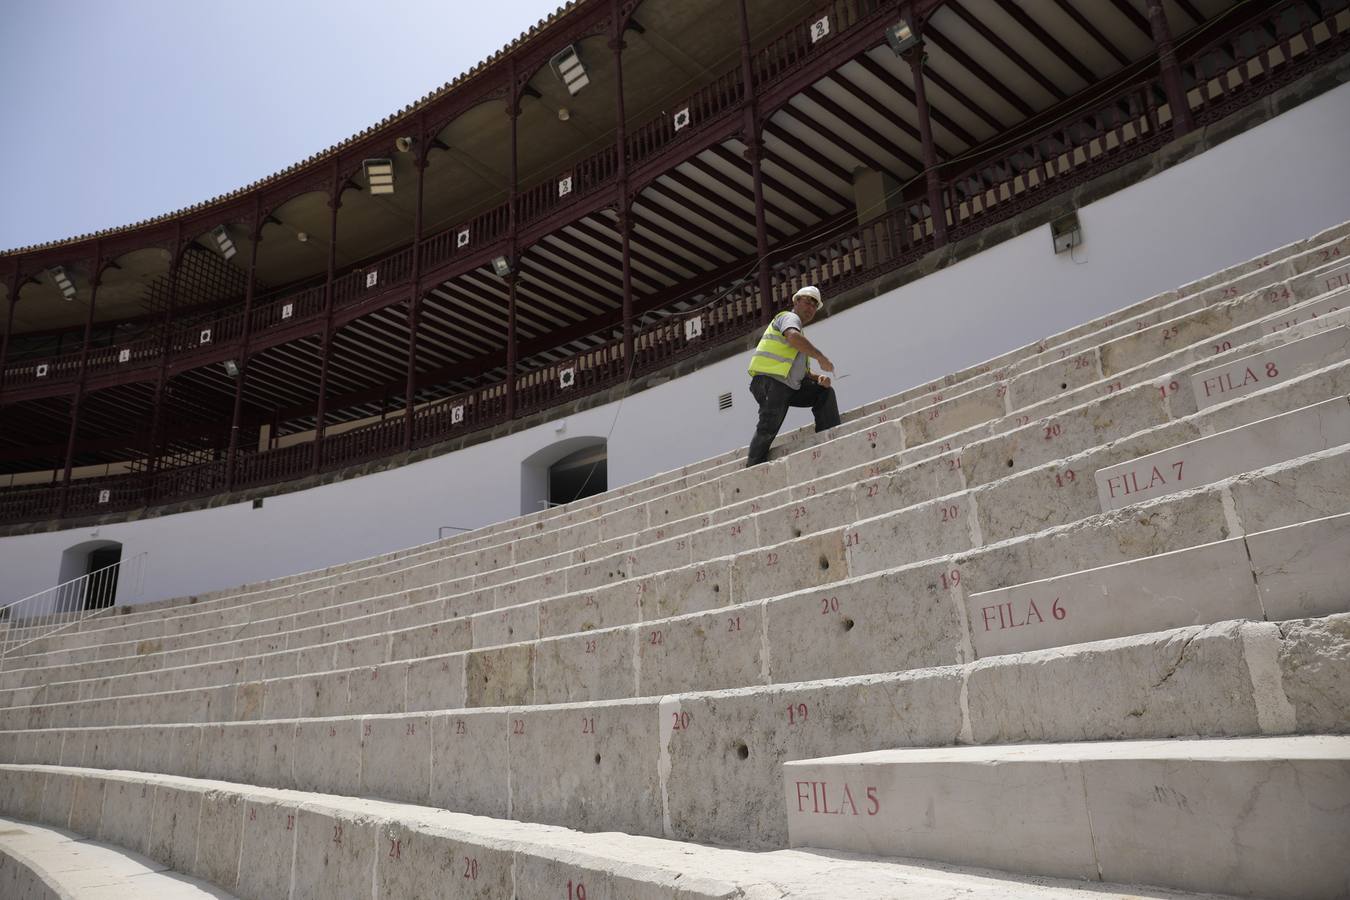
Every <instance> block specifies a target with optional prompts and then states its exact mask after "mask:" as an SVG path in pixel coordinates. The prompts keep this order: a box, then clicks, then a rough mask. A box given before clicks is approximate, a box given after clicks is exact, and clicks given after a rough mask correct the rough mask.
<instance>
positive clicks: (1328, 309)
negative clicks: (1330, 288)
mask: <svg viewBox="0 0 1350 900" xmlns="http://www.w3.org/2000/svg"><path fill="white" fill-rule="evenodd" d="M1309 277H1311V276H1309ZM1347 308H1350V291H1345V290H1337V291H1335V292H1334V293H1331V294H1329V295H1327V296H1325V297H1322V298H1320V299H1318V300H1312V301H1310V302H1307V303H1302V304H1300V305H1298V306H1295V307H1293V308H1292V309H1289V310H1286V311H1285V313H1284V315H1279V316H1271V317H1270V318H1268V319H1265V320H1263V321H1262V322H1261V328H1262V330H1263V331H1265V333H1266V334H1275V333H1276V332H1279V331H1284V330H1285V329H1286V328H1293V327H1294V326H1295V325H1299V324H1302V323H1304V322H1311V321H1313V320H1315V319H1319V318H1325V317H1327V316H1330V315H1331V314H1332V313H1336V312H1340V311H1341V310H1343V309H1347Z"/></svg>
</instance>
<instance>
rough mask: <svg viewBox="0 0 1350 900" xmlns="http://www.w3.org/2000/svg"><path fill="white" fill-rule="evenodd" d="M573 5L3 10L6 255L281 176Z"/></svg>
mask: <svg viewBox="0 0 1350 900" xmlns="http://www.w3.org/2000/svg"><path fill="white" fill-rule="evenodd" d="M560 2H561V0H493V2H490V3H486V2H466V0H366V2H363V3H357V2H354V0H215V2H212V0H40V2H22V0H19V2H15V3H9V4H5V9H4V11H3V13H0V15H2V16H3V19H2V20H0V148H3V150H0V152H3V154H4V172H5V173H6V177H5V179H4V182H3V184H4V187H3V190H0V251H4V250H10V249H14V248H17V247H22V246H28V245H31V244H39V243H43V242H46V241H50V240H57V239H60V238H67V237H72V236H75V235H79V234H84V233H87V232H91V231H96V230H99V229H102V228H110V227H115V226H119V225H128V224H131V223H133V222H137V221H140V220H142V219H147V218H150V217H153V216H157V215H161V214H163V213H167V212H172V211H174V210H177V209H181V208H182V207H185V206H188V205H191V204H193V203H198V202H201V201H203V200H208V199H210V198H211V197H214V196H217V195H219V194H224V193H227V192H229V191H232V190H235V189H237V188H240V187H243V186H244V185H246V184H249V183H250V182H253V181H256V180H257V179H259V178H262V177H264V176H267V175H270V174H272V173H274V172H276V171H279V170H280V169H283V168H285V167H286V166H288V165H290V164H292V163H295V162H299V161H300V160H302V159H304V158H305V157H307V156H309V155H311V154H313V153H316V152H319V151H321V150H324V149H326V148H328V147H329V146H331V145H333V144H335V143H337V142H339V141H342V140H345V139H346V138H348V137H350V136H351V135H353V134H355V133H356V132H358V131H360V130H361V129H363V128H365V127H367V126H369V125H373V124H374V123H376V122H378V121H379V120H380V119H382V118H384V117H385V116H387V115H390V114H391V113H394V112H396V111H397V110H398V109H401V108H402V107H404V106H407V105H409V104H411V103H413V102H414V101H415V100H418V99H420V98H421V97H422V96H423V95H424V94H426V93H428V92H430V91H432V90H434V89H436V88H439V87H440V86H441V85H442V84H444V83H445V82H447V81H450V80H452V79H453V78H454V77H455V76H457V75H459V74H461V73H463V72H465V71H467V70H468V69H469V67H471V66H473V65H474V64H475V63H478V62H479V61H481V60H483V59H484V58H486V57H487V56H488V55H490V54H491V53H493V52H494V51H496V50H499V49H501V48H502V47H503V46H505V45H506V44H507V43H508V42H510V41H511V40H513V39H515V38H516V37H517V36H518V35H519V34H520V33H521V32H523V31H525V30H527V29H528V28H529V26H531V25H533V24H535V23H536V22H538V21H539V20H540V19H542V18H544V17H545V16H547V15H549V14H551V13H552V12H553V11H554V10H556V9H557V7H558V6H559V5H560Z"/></svg>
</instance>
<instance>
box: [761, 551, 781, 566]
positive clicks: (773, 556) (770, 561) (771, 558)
mask: <svg viewBox="0 0 1350 900" xmlns="http://www.w3.org/2000/svg"><path fill="white" fill-rule="evenodd" d="M764 565H766V566H776V565H778V554H777V553H766V554H765V555H764Z"/></svg>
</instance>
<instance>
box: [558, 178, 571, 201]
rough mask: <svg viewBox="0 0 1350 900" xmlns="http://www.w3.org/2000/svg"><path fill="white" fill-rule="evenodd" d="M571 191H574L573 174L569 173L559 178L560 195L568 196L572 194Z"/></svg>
mask: <svg viewBox="0 0 1350 900" xmlns="http://www.w3.org/2000/svg"><path fill="white" fill-rule="evenodd" d="M570 193H572V176H571V175H567V176H565V177H563V178H559V179H558V196H559V197H566V196H567V195H568V194H570Z"/></svg>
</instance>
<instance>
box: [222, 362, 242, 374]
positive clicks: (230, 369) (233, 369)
mask: <svg viewBox="0 0 1350 900" xmlns="http://www.w3.org/2000/svg"><path fill="white" fill-rule="evenodd" d="M221 365H223V366H224V367H225V374H226V375H228V376H230V377H231V378H238V377H239V363H237V362H235V361H234V360H232V359H227V360H225V362H223V363H221Z"/></svg>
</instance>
